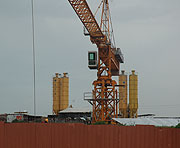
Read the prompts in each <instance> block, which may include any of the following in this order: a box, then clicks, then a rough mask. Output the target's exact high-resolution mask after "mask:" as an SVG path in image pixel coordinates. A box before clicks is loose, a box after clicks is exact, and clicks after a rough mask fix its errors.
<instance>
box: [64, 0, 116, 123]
mask: <svg viewBox="0 0 180 148" xmlns="http://www.w3.org/2000/svg"><path fill="white" fill-rule="evenodd" d="M68 1H69V3H70V4H71V6H72V7H73V9H74V11H75V12H76V14H77V15H78V17H79V18H80V20H81V22H82V23H83V25H84V26H85V28H86V29H87V31H88V32H89V35H90V40H91V42H92V43H94V44H96V45H97V47H98V69H97V70H98V72H97V77H98V78H97V80H95V81H94V82H93V85H94V90H93V98H92V99H91V100H89V101H91V102H92V103H91V104H92V105H93V119H92V122H93V123H94V122H98V121H111V119H112V118H115V117H117V114H118V106H117V105H118V102H119V101H118V95H117V90H116V84H117V83H116V81H115V80H112V76H117V75H119V61H118V60H117V59H116V58H115V55H114V52H113V48H112V46H111V41H110V18H109V3H108V0H103V1H102V3H103V8H102V16H101V24H100V27H99V25H98V23H97V21H96V19H95V17H94V15H93V14H92V12H91V10H90V8H89V6H88V4H87V2H86V0H68Z"/></svg>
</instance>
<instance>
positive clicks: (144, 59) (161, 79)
mask: <svg viewBox="0 0 180 148" xmlns="http://www.w3.org/2000/svg"><path fill="white" fill-rule="evenodd" d="M87 1H88V3H89V5H90V7H91V8H92V10H93V12H94V11H95V10H96V8H97V5H98V4H99V3H100V0H87ZM179 6H180V1H179V0H171V1H170V0H150V1H147V0H111V1H110V7H111V15H112V20H113V28H114V33H115V40H116V46H117V47H120V48H121V50H122V52H123V54H124V57H125V63H124V64H122V65H121V70H122V69H125V70H126V71H127V72H128V73H129V72H130V71H131V70H132V69H135V70H136V71H137V72H138V76H139V114H144V113H154V114H156V115H158V116H180V66H179V64H180V62H179V55H180V29H179V26H180V9H179ZM34 13H35V48H36V78H37V80H36V92H37V94H36V95H37V101H36V103H37V114H38V115H47V114H51V113H52V78H53V76H54V73H55V72H59V73H63V72H68V73H69V78H70V104H72V105H73V106H74V107H81V108H85V107H88V108H90V107H91V106H90V105H89V104H88V103H87V102H85V101H83V93H84V92H90V91H91V90H92V82H93V81H94V80H95V79H96V71H91V70H89V69H88V66H87V52H88V51H89V50H96V46H95V45H92V44H91V42H90V40H89V37H85V36H83V29H82V24H81V22H80V20H79V19H78V17H77V16H76V14H75V12H74V11H73V9H72V7H71V6H70V4H69V3H68V0H35V12H34ZM24 110H27V111H28V112H29V113H30V114H33V66H32V29H31V1H30V0H0V113H13V112H15V111H24Z"/></svg>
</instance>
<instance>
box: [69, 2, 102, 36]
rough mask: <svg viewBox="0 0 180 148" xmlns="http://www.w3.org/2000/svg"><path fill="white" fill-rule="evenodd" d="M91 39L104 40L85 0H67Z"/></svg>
mask: <svg viewBox="0 0 180 148" xmlns="http://www.w3.org/2000/svg"><path fill="white" fill-rule="evenodd" d="M68 1H69V3H70V4H71V6H72V7H73V9H74V11H75V12H76V14H77V15H78V17H79V19H80V20H81V22H82V23H83V25H84V26H85V28H86V29H87V31H88V32H89V35H90V36H91V37H92V38H104V34H103V33H102V31H101V29H100V27H99V25H98V23H97V21H96V19H95V17H94V15H93V14H92V12H91V10H90V8H89V6H88V3H87V2H86V0H68Z"/></svg>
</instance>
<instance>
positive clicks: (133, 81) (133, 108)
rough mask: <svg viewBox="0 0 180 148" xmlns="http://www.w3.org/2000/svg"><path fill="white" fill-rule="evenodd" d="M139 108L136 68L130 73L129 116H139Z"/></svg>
mask: <svg viewBox="0 0 180 148" xmlns="http://www.w3.org/2000/svg"><path fill="white" fill-rule="evenodd" d="M137 110H138V76H137V74H136V73H135V70H132V74H130V75H129V116H130V118H137Z"/></svg>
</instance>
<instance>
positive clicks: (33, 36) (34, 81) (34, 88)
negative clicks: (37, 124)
mask: <svg viewBox="0 0 180 148" xmlns="http://www.w3.org/2000/svg"><path fill="white" fill-rule="evenodd" d="M31 21H32V54H33V55H32V56H33V100H34V116H36V59H35V56H36V54H35V29H34V0H31Z"/></svg>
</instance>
